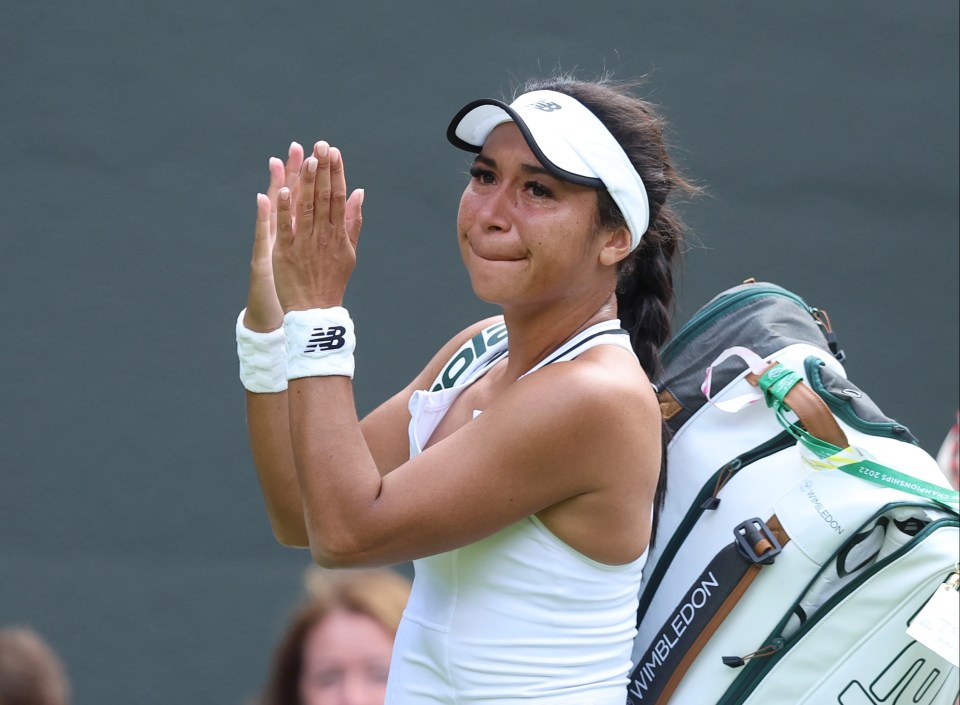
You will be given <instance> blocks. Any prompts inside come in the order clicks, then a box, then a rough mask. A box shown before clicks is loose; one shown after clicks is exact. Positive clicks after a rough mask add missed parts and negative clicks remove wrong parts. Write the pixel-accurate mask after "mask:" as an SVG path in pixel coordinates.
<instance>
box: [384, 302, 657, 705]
mask: <svg viewBox="0 0 960 705" xmlns="http://www.w3.org/2000/svg"><path fill="white" fill-rule="evenodd" d="M595 345H619V346H621V347H623V348H626V349H628V350H632V348H631V346H630V340H629V336H628V335H627V334H626V332H625V331H623V330H622V329H621V328H620V322H619V321H616V320H613V321H605V322H603V323H600V324H597V325H595V326H593V327H591V328H589V329H587V330H585V331H583V332H582V333H580V334H578V335H577V336H576V337H574V338H573V339H572V340H570V341H569V342H567V343H565V344H564V345H563V346H561V348H560V349H559V350H558V351H557V352H556V353H554V354H553V355H551V356H548V357H547V359H545V360H544V361H543V362H542V363H540V364H539V365H537V367H535V368H534V369H533V370H530V372H533V371H535V370H536V369H539V368H540V367H542V366H543V365H546V364H549V363H551V362H556V361H561V360H569V359H573V358H575V357H576V356H577V355H579V354H580V353H582V352H583V351H584V350H588V349H589V348H591V347H593V346H595ZM471 346H472V347H471ZM505 354H506V337H505V331H504V327H503V324H498V325H497V326H493V327H491V328H488V329H487V330H486V331H484V333H483V334H481V336H478V337H475V338H474V339H473V340H472V341H471V342H469V343H467V344H466V345H464V347H463V348H461V350H460V351H459V352H458V354H457V355H456V356H454V362H453V364H451V365H448V366H447V368H445V369H444V371H443V373H441V375H440V376H439V377H438V381H437V383H436V384H435V385H434V387H433V389H432V390H431V391H418V392H416V393H414V395H413V397H412V398H411V400H410V413H411V417H412V418H411V421H410V446H411V457H412V456H415V455H417V454H418V453H420V452H421V451H422V449H423V446H424V445H425V444H426V443H427V441H428V440H429V438H430V436H431V434H432V433H433V430H434V429H435V428H436V426H437V424H438V423H439V421H440V419H441V418H443V415H444V414H445V413H446V411H447V409H448V408H449V407H450V405H451V404H452V403H453V400H454V399H455V398H456V397H457V396H458V395H459V393H460V392H461V391H462V390H463V389H464V388H465V387H466V386H467V385H469V384H470V383H471V382H473V381H475V380H476V379H478V378H479V377H480V376H482V375H483V373H484V372H485V371H486V370H488V369H489V368H490V367H491V366H492V365H493V364H494V363H496V361H497V360H499V359H500V358H502V357H503V356H504V355H505ZM457 360H459V362H457ZM530 372H528V373H527V374H530ZM451 511H456V508H455V507H452V508H451ZM646 559H647V553H646V552H644V554H643V555H642V556H640V557H639V558H638V559H637V560H635V561H633V562H631V563H628V564H626V565H616V566H614V565H606V564H603V563H599V562H597V561H595V560H592V559H590V558H588V557H587V556H584V555H583V554H581V553H579V552H578V551H576V550H574V549H573V548H571V547H570V546H568V545H567V544H565V543H564V542H563V541H561V540H560V539H558V538H557V537H556V536H555V535H554V534H553V533H551V531H550V530H549V529H547V527H546V526H544V525H543V523H542V522H541V521H540V520H539V519H538V518H537V517H536V516H530V517H527V518H526V519H523V520H522V521H519V522H517V523H515V524H512V525H510V526H508V527H506V528H505V529H502V530H501V531H498V532H497V533H495V534H493V535H491V536H488V537H487V538H485V539H482V540H480V541H477V542H476V543H473V544H470V545H468V546H464V547H462V548H459V549H455V550H453V551H448V552H446V553H441V554H438V555H435V556H429V557H427V558H422V559H419V560H417V561H414V567H415V578H414V582H413V591H412V593H411V595H410V600H409V602H408V604H407V608H406V610H405V611H404V615H403V620H402V622H401V624H400V628H399V631H398V632H397V638H396V641H395V643H394V651H393V660H392V663H391V667H390V678H389V682H388V686H387V698H386V703H387V705H427V704H429V705H441V704H443V705H468V704H472V703H483V704H484V705H623V703H624V702H626V697H627V691H626V686H627V673H628V670H629V668H630V666H631V661H630V655H631V650H632V645H633V638H634V636H635V634H636V628H635V622H636V616H637V593H638V590H639V586H640V578H641V574H642V570H643V565H644V563H645V562H646Z"/></svg>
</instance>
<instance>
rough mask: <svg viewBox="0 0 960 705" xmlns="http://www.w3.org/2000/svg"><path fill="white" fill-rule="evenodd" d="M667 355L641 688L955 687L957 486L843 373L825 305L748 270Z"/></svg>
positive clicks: (770, 694) (744, 698) (834, 693)
mask: <svg viewBox="0 0 960 705" xmlns="http://www.w3.org/2000/svg"><path fill="white" fill-rule="evenodd" d="M662 359H663V363H664V368H665V371H664V374H663V377H662V379H661V380H660V383H659V384H658V389H659V393H660V401H661V411H662V413H663V416H664V418H665V419H666V421H667V425H668V427H669V429H670V431H671V432H672V439H671V441H670V444H669V447H668V461H669V466H668V467H669V476H668V484H667V493H666V499H665V505H664V508H663V511H662V512H661V515H660V523H659V525H658V537H657V541H656V545H654V546H652V547H651V549H650V555H649V559H648V562H647V566H646V568H645V571H644V580H643V584H642V586H641V591H640V602H639V610H638V634H637V638H636V642H635V648H634V654H633V661H634V668H633V671H632V674H631V678H630V683H629V686H628V700H627V702H628V705H640V704H641V703H642V704H643V705H654V704H655V703H657V704H661V705H665V704H667V703H669V704H670V705H713V704H722V705H734V704H741V703H750V704H751V705H761V704H762V705H797V704H799V703H806V704H808V705H823V704H824V703H839V704H840V705H881V704H882V705H892V704H893V703H897V704H898V705H899V704H901V703H911V704H913V705H917V704H922V705H934V704H937V705H939V704H940V703H944V704H948V703H949V704H952V703H953V702H954V699H955V698H956V696H957V691H958V683H960V678H958V669H957V659H958V656H957V654H956V650H957V646H956V632H957V625H956V611H957V609H958V604H960V603H958V600H960V598H958V592H957V588H956V586H957V583H958V582H960V574H958V562H960V522H958V516H957V511H956V500H957V494H956V492H952V491H951V490H950V489H949V488H948V487H947V485H946V481H945V478H944V476H943V474H942V473H941V472H940V470H939V467H938V466H937V464H936V461H935V460H934V459H933V458H932V457H931V456H930V455H929V454H927V453H926V452H924V451H923V450H921V449H920V448H919V447H918V445H917V444H916V440H915V439H914V438H913V436H912V435H911V434H910V432H909V431H908V430H907V429H906V428H905V427H904V426H903V425H901V424H899V423H897V422H896V421H894V420H893V419H890V418H888V417H886V416H885V415H884V414H883V413H882V412H881V411H880V409H879V408H878V407H877V405H876V404H874V403H873V402H872V401H871V400H870V398H869V397H868V396H867V394H866V393H864V392H863V391H862V390H861V389H859V388H858V387H857V386H856V385H854V384H853V383H852V382H851V381H850V380H848V379H847V377H846V373H845V371H844V367H843V365H842V359H843V354H842V352H841V351H840V350H839V349H838V347H837V345H836V339H835V337H834V335H833V333H832V331H831V329H830V325H829V319H828V318H827V317H826V314H825V313H823V312H822V311H819V310H817V309H813V308H811V307H809V306H808V305H807V304H806V303H805V302H804V301H803V300H802V299H801V298H800V297H798V296H797V295H795V294H793V293H791V292H789V291H787V290H785V289H783V288H781V287H778V286H775V285H772V284H767V283H755V282H749V283H745V284H743V285H741V286H737V287H734V288H733V289H730V290H728V291H725V292H723V293H722V294H720V295H719V296H717V297H716V298H714V299H713V300H712V301H711V302H709V303H708V304H707V305H706V306H704V307H703V308H702V309H701V310H700V311H699V312H698V313H697V314H696V315H694V316H693V318H692V319H691V320H690V321H689V322H688V323H687V324H686V325H685V326H684V327H683V328H682V329H681V330H679V331H678V333H677V334H676V335H675V336H674V338H673V339H672V340H671V341H670V343H669V344H668V345H667V346H666V347H665V348H664V350H663V353H662ZM756 402H759V403H756ZM951 620H952V621H951ZM945 625H946V626H945ZM908 629H910V632H909V633H908ZM951 630H952V632H953V633H951Z"/></svg>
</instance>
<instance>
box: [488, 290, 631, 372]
mask: <svg viewBox="0 0 960 705" xmlns="http://www.w3.org/2000/svg"><path fill="white" fill-rule="evenodd" d="M616 317H617V297H616V294H615V293H612V292H611V293H609V294H608V295H606V296H598V297H593V298H589V299H586V300H580V301H578V302H575V305H572V306H569V305H568V306H563V305H559V306H555V307H553V308H551V309H549V310H547V311H544V310H543V309H538V310H537V311H536V313H535V314H534V313H528V312H525V311H520V310H514V309H508V308H506V307H505V308H504V311H503V319H504V322H505V323H506V324H507V331H508V332H509V335H510V354H509V356H508V358H507V369H506V373H505V374H506V377H507V379H511V380H515V379H518V378H519V377H520V376H521V375H523V374H525V373H526V372H528V371H529V370H530V369H531V368H533V367H535V366H536V365H537V363H539V362H541V361H542V360H543V359H545V358H546V357H547V356H548V355H549V354H550V353H551V352H553V351H554V350H556V349H557V348H558V347H560V346H561V345H562V344H563V343H564V342H566V341H567V340H570V339H571V338H573V337H574V336H575V335H577V334H578V333H580V332H581V331H584V330H586V329H587V328H589V327H590V326H592V325H596V324H597V323H600V322H602V321H609V320H613V319H615V318H616Z"/></svg>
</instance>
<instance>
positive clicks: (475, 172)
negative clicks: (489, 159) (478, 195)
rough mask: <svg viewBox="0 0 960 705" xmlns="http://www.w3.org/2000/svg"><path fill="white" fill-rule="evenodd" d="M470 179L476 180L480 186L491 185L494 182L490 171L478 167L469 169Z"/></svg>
mask: <svg viewBox="0 0 960 705" xmlns="http://www.w3.org/2000/svg"><path fill="white" fill-rule="evenodd" d="M470 177H471V178H473V179H476V180H477V181H479V182H480V183H481V184H492V183H493V180H494V177H493V172H492V171H488V170H486V169H481V168H480V167H478V166H472V167H470Z"/></svg>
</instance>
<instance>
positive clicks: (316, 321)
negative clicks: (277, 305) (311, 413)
mask: <svg viewBox="0 0 960 705" xmlns="http://www.w3.org/2000/svg"><path fill="white" fill-rule="evenodd" d="M283 330H284V333H286V336H287V379H298V378H300V377H330V376H341V377H351V378H352V377H353V369H354V363H353V351H354V349H355V348H356V347H357V338H356V336H355V335H354V334H353V321H352V320H350V314H349V313H347V309H345V308H343V307H342V306H335V307H333V308H311V309H309V310H307V311H288V312H287V314H286V315H285V316H284V317H283Z"/></svg>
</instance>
